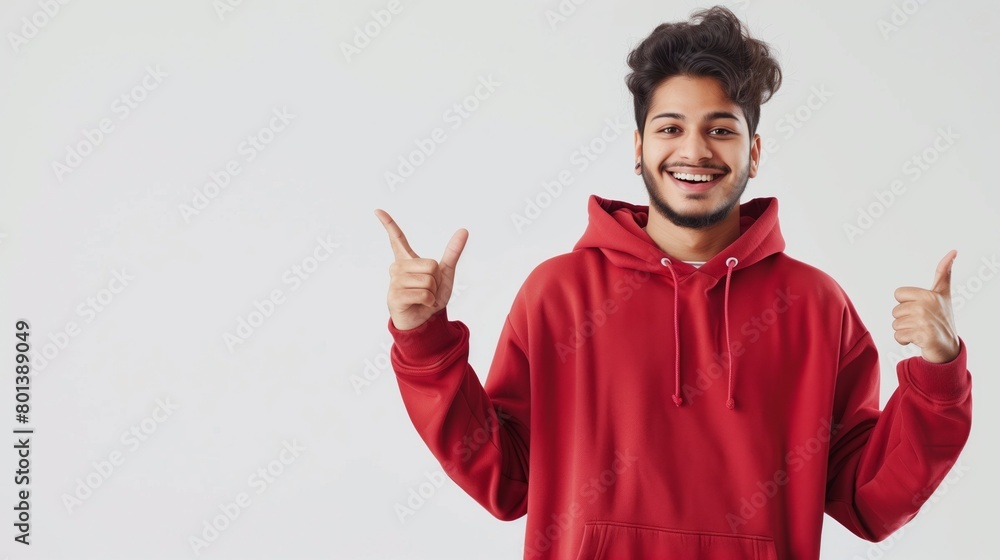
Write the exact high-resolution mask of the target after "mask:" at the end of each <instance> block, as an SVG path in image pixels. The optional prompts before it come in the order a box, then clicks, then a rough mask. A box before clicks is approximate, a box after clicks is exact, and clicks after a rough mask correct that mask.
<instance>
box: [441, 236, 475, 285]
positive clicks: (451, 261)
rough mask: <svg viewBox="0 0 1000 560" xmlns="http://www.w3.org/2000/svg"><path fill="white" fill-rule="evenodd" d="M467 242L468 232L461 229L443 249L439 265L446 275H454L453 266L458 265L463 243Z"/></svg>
mask: <svg viewBox="0 0 1000 560" xmlns="http://www.w3.org/2000/svg"><path fill="white" fill-rule="evenodd" d="M468 240H469V230H467V229H465V228H461V229H459V230H458V231H456V232H455V235H452V236H451V240H450V241H448V246H447V247H445V248H444V256H443V257H441V263H440V264H441V267H442V268H444V269H445V272H447V273H448V274H454V273H455V265H457V264H458V258H459V257H461V256H462V250H463V249H465V242H466V241H468Z"/></svg>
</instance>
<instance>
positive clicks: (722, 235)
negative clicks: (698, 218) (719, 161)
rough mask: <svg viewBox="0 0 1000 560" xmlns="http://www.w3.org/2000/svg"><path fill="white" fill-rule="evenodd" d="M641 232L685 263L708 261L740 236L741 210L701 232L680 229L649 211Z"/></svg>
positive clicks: (655, 212) (737, 208)
mask: <svg viewBox="0 0 1000 560" xmlns="http://www.w3.org/2000/svg"><path fill="white" fill-rule="evenodd" d="M648 216H649V219H648V221H647V223H646V226H645V227H643V228H642V229H643V230H645V232H646V234H647V235H649V237H650V238H651V239H652V240H653V242H655V243H656V245H657V246H658V247H659V248H660V250H662V251H663V252H664V253H667V254H668V255H670V256H672V257H674V258H678V259H680V260H682V261H709V260H711V259H712V257H714V256H715V255H717V254H718V253H719V252H721V251H722V250H723V249H725V248H726V247H728V246H729V245H730V244H731V243H732V242H733V241H736V239H737V238H738V237H739V236H740V210H739V206H736V207H734V208H733V210H732V212H730V213H729V215H728V216H726V218H725V219H724V220H722V221H721V222H719V223H717V224H715V225H712V226H709V227H707V228H702V229H691V228H685V227H680V226H678V225H675V224H674V223H673V222H671V221H670V220H668V219H667V218H665V217H664V216H662V215H661V214H660V213H659V212H657V211H656V210H655V209H654V208H652V207H650V209H649V213H648Z"/></svg>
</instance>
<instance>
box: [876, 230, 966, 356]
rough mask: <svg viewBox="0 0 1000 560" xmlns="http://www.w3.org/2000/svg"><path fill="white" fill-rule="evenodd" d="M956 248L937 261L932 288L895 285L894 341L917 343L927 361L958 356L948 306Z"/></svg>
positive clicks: (949, 306) (955, 336)
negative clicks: (896, 286) (899, 286)
mask: <svg viewBox="0 0 1000 560" xmlns="http://www.w3.org/2000/svg"><path fill="white" fill-rule="evenodd" d="M957 255H958V251H956V250H954V249H952V250H951V251H949V252H948V254H947V255H945V256H944V258H943V259H941V262H939V263H938V266H937V270H936V271H935V272H934V283H933V284H932V285H931V289H929V290H925V289H923V288H915V287H911V286H904V287H902V288H896V291H895V292H894V294H893V295H894V296H895V297H896V301H898V302H899V304H898V305H896V307H894V308H892V316H893V317H895V318H896V320H895V321H893V322H892V328H893V330H895V331H896V334H895V335H894V336H895V338H896V342H898V343H900V344H902V345H904V346H905V345H907V344H909V343H911V342H912V343H913V344H916V345H917V346H919V347H920V350H921V351H922V353H923V358H924V359H925V360H927V361H928V362H933V363H936V364H941V363H944V362H950V361H952V360H954V359H955V357H956V356H958V351H959V340H958V333H957V332H956V330H955V314H954V312H953V311H952V308H951V265H952V263H953V262H955V257H956V256H957Z"/></svg>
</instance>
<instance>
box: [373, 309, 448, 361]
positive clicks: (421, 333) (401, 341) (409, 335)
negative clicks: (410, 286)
mask: <svg viewBox="0 0 1000 560" xmlns="http://www.w3.org/2000/svg"><path fill="white" fill-rule="evenodd" d="M460 324H461V323H458V322H457V321H456V322H453V321H449V320H448V308H447V307H445V308H443V309H441V310H440V311H438V312H436V313H434V314H433V315H431V316H430V318H428V319H427V321H425V322H424V324H422V325H420V326H419V327H416V328H412V329H407V330H399V329H397V328H396V325H394V324H393V322H392V317H390V318H389V323H388V328H389V333H390V334H391V335H392V339H393V343H394V348H395V351H396V355H397V356H398V359H399V361H400V362H401V363H403V364H405V365H408V366H426V365H432V364H434V363H437V362H438V361H440V359H441V358H443V357H445V355H447V354H448V351H449V350H450V349H452V348H454V347H455V345H457V344H458V343H459V341H460V340H461V339H462V337H463V336H464V333H463V329H462V328H461V327H460V326H459V325H460Z"/></svg>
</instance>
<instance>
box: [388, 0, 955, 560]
mask: <svg viewBox="0 0 1000 560" xmlns="http://www.w3.org/2000/svg"><path fill="white" fill-rule="evenodd" d="M629 66H630V67H631V69H632V73H631V74H630V75H629V76H628V79H627V82H628V85H629V88H630V90H631V91H632V93H633V95H634V98H635V116H636V124H637V130H636V133H635V158H636V162H635V172H636V173H637V174H639V175H641V176H642V178H643V181H644V183H645V185H646V190H647V191H648V193H649V201H650V204H649V206H639V205H634V204H630V203H628V202H622V201H616V200H609V199H604V198H601V197H599V196H596V195H591V197H590V198H589V201H588V212H589V224H588V226H587V229H586V231H585V232H584V234H583V236H582V237H581V238H580V240H579V242H577V244H576V245H575V246H574V248H573V251H571V252H569V253H566V254H562V255H559V256H556V257H553V258H550V259H548V260H546V261H545V262H543V263H541V264H540V265H538V266H537V267H536V268H535V269H534V270H533V271H532V272H531V274H530V275H529V276H528V278H527V279H526V280H525V282H524V284H523V286H522V287H521V289H520V290H519V291H518V293H517V296H516V298H515V300H514V302H513V304H512V306H511V308H510V312H509V314H508V316H507V318H506V322H505V323H504V327H503V330H502V332H501V335H500V340H499V342H498V344H497V348H496V354H495V356H494V359H493V362H492V364H491V366H490V370H489V374H488V377H487V380H486V383H485V387H484V386H483V385H482V384H481V383H480V381H479V379H478V377H477V375H476V373H475V372H474V371H473V369H472V367H471V366H470V365H469V363H468V349H469V330H468V328H467V327H466V325H465V324H464V323H462V322H461V321H453V320H449V318H448V316H447V309H446V307H445V306H446V305H447V303H448V299H449V297H450V295H451V288H452V283H453V281H454V276H455V266H456V263H457V261H458V258H459V256H460V254H461V252H462V249H463V248H464V246H465V242H466V240H467V238H468V232H467V231H466V230H464V229H461V230H459V231H458V232H457V233H456V234H455V235H454V237H453V238H452V239H451V241H450V242H449V244H448V247H447V249H446V250H445V254H444V257H443V258H442V259H441V261H440V262H437V261H435V260H433V259H427V258H419V257H418V256H417V255H416V253H414V252H413V250H412V249H411V248H410V246H409V244H408V243H407V241H406V238H405V237H404V235H403V233H402V231H401V230H400V229H399V227H398V226H397V225H396V224H395V223H394V222H393V221H392V218H391V217H389V215H388V214H386V213H385V212H383V211H381V210H376V215H377V216H378V217H379V220H380V221H381V222H382V223H383V225H384V226H385V228H386V230H387V231H388V232H389V237H390V242H391V245H392V248H393V251H394V253H395V259H396V260H395V262H394V263H393V264H392V265H391V266H390V273H391V280H390V286H389V294H388V307H389V313H390V319H389V323H388V328H389V331H390V332H391V333H392V336H393V337H394V341H395V344H394V346H393V349H392V353H391V357H392V363H393V367H394V369H395V372H396V379H397V380H398V382H399V388H400V391H401V392H402V397H403V401H404V403H405V405H406V408H407V411H408V413H409V415H410V418H411V419H412V421H413V424H414V426H415V427H416V428H417V431H418V432H419V434H420V436H421V437H422V438H423V440H424V441H425V442H426V443H427V445H428V446H429V448H430V449H431V451H432V452H433V453H434V455H435V457H437V458H438V460H440V462H441V464H442V466H443V467H444V468H445V470H446V472H447V473H448V474H449V476H450V477H451V478H452V479H453V480H454V481H455V482H456V483H458V485H459V486H461V487H462V488H463V489H464V490H465V491H466V492H467V493H468V494H469V495H470V496H472V497H473V498H474V499H476V500H477V501H478V502H479V503H480V504H482V505H483V507H485V508H486V509H487V510H489V511H490V513H492V514H493V515H495V516H496V517H498V518H499V519H503V520H512V519H517V518H519V517H520V516H522V515H525V514H527V515H528V521H527V532H526V539H525V551H524V558H526V559H530V558H546V559H548V558H560V559H577V558H616V559H618V558H677V559H680V558H692V559H693V558H726V559H735V558H748V559H749V558H755V559H796V560H806V559H815V558H818V557H819V550H820V532H821V528H822V522H823V513H824V512H826V513H827V514H829V515H830V516H832V517H833V518H834V519H836V520H837V521H839V522H840V523H842V524H843V525H844V526H845V527H847V528H848V529H850V530H851V531H852V532H854V533H855V534H857V535H858V536H860V537H862V538H865V539H869V540H881V539H884V538H885V537H887V536H888V535H890V534H891V533H892V532H893V531H895V530H896V529H898V528H899V527H900V526H901V525H903V524H904V523H906V522H908V521H909V520H910V519H911V518H912V517H913V516H914V515H915V514H916V513H917V511H918V509H919V508H920V506H921V505H922V504H923V502H924V501H925V500H926V499H927V498H928V497H929V496H930V494H931V492H932V491H933V490H934V489H935V488H936V487H937V485H938V484H939V483H940V482H941V480H942V479H943V478H944V476H945V475H946V474H947V473H948V471H949V469H950V467H951V466H952V465H953V464H954V462H955V460H956V459H957V457H958V455H959V453H960V451H961V450H962V448H963V446H964V444H965V442H966V439H967V437H968V434H969V429H970V423H971V406H972V404H971V376H970V374H969V372H968V371H967V369H966V349H965V344H964V342H963V341H962V340H961V339H960V338H959V337H958V335H957V334H956V331H955V326H954V319H953V313H952V309H951V303H950V274H951V264H952V262H953V260H954V258H955V252H954V251H950V252H949V253H948V254H947V255H946V256H945V257H944V258H943V259H942V260H941V262H940V264H939V265H938V269H937V272H936V276H935V280H934V282H933V285H932V286H931V288H930V289H922V288H916V287H903V288H899V289H897V290H896V292H895V297H896V299H897V300H898V301H899V305H897V306H896V307H895V308H894V310H893V313H892V314H893V317H894V318H895V320H894V321H893V324H892V325H893V328H894V329H895V332H896V334H895V338H896V340H897V341H898V342H899V343H901V344H908V343H913V344H915V345H917V346H919V347H920V349H921V352H922V355H921V356H914V357H911V358H909V359H906V360H903V361H902V362H900V363H899V364H898V366H897V367H896V373H897V376H898V379H899V386H898V388H897V389H896V390H895V392H894V393H893V395H892V397H891V398H890V399H889V401H888V403H887V404H886V407H885V409H884V410H881V411H880V410H879V408H878V405H879V364H878V355H877V353H876V348H875V344H874V342H873V340H872V337H871V335H870V334H869V332H868V330H867V329H866V328H865V326H864V324H863V323H862V321H861V319H860V318H859V316H858V314H857V312H856V311H855V308H854V306H853V305H852V304H851V302H850V300H849V299H848V297H847V295H846V294H845V293H844V291H843V290H842V289H841V287H840V286H839V285H838V284H837V283H836V282H835V281H834V280H833V279H832V278H831V277H830V276H828V275H826V274H825V273H823V272H822V271H820V270H818V269H816V268H814V267H812V266H810V265H807V264H804V263H802V262H800V261H797V260H795V259H793V258H791V257H789V256H787V255H785V254H784V253H783V252H782V251H783V249H784V246H785V243H784V240H783V238H782V235H781V232H780V230H779V227H778V215H777V212H778V202H777V200H775V199H774V198H756V199H753V200H750V201H749V202H746V203H744V204H740V203H739V200H740V195H741V194H742V193H743V190H744V188H745V187H746V184H747V181H748V180H749V179H750V178H752V177H754V176H756V174H757V166H758V162H759V158H760V149H761V140H760V136H759V135H758V134H756V132H755V131H756V127H757V123H758V119H759V116H760V105H761V104H762V103H764V102H766V101H767V100H768V99H769V98H770V96H771V95H772V94H773V92H774V91H775V90H777V88H778V87H779V86H780V83H781V72H780V69H779V67H778V65H777V63H776V62H775V61H774V59H773V58H772V57H771V56H770V54H769V52H768V48H767V46H766V45H765V44H764V43H762V42H760V41H757V40H754V39H752V38H750V37H749V36H748V35H747V34H746V33H745V29H744V28H743V26H742V24H741V23H740V21H739V20H738V19H737V18H736V16H734V15H733V14H732V13H731V12H730V11H728V10H726V9H724V8H719V7H716V8H713V9H710V10H706V11H703V12H699V13H696V14H695V17H694V18H693V20H692V22H690V23H687V22H685V23H677V24H664V25H661V26H659V27H657V28H656V29H655V30H654V31H653V33H652V34H651V35H650V36H649V37H648V38H646V39H645V40H644V41H643V42H642V43H641V44H640V45H639V46H638V47H637V48H636V49H635V50H634V51H633V52H632V53H631V55H630V56H629ZM529 482H530V484H529ZM471 556H476V555H475V554H472V555H471Z"/></svg>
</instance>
